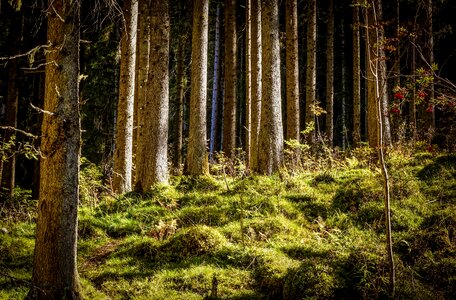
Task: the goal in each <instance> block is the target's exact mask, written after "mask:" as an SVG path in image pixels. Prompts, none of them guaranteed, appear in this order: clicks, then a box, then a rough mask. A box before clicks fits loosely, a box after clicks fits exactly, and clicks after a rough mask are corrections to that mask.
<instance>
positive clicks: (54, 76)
mask: <svg viewBox="0 0 456 300" xmlns="http://www.w3.org/2000/svg"><path fill="white" fill-rule="evenodd" d="M79 10H80V2H79V1H72V2H70V1H63V0H54V2H53V10H52V11H51V12H50V14H49V16H48V32H47V39H48V41H50V43H51V45H53V47H54V49H53V51H49V52H48V54H47V57H46V61H47V62H53V63H49V64H47V65H46V70H45V72H46V79H45V86H46V88H45V89H46V91H45V97H44V99H45V102H44V110H45V111H46V112H48V113H45V114H44V117H43V124H42V128H41V130H42V140H41V152H42V155H43V158H42V159H41V176H40V194H39V202H38V208H37V209H38V220H37V227H36V242H35V254H34V260H33V276H32V288H31V290H30V292H29V295H28V297H29V298H31V299H81V298H82V296H81V288H80V284H79V278H78V273H77V265H76V252H77V251H76V241H77V214H78V201H79V186H78V185H79V158H80V146H81V124H80V115H79Z"/></svg>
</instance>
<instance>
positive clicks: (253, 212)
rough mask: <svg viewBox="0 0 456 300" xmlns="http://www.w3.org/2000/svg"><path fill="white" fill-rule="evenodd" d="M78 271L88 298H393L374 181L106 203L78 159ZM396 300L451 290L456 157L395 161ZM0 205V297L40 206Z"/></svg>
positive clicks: (309, 174) (194, 190)
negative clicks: (1, 230) (0, 230)
mask: <svg viewBox="0 0 456 300" xmlns="http://www.w3.org/2000/svg"><path fill="white" fill-rule="evenodd" d="M86 165H87V166H88V167H87V169H85V170H84V171H83V174H84V175H83V176H85V179H84V180H83V181H82V183H83V185H84V187H83V189H82V190H83V191H84V194H83V195H82V198H81V203H82V204H81V207H80V211H79V241H78V251H79V253H78V269H79V273H80V277H81V282H82V285H83V289H84V293H85V296H86V298H87V299H204V298H210V296H211V294H212V293H213V291H214V290H216V291H217V295H218V298H219V299H302V298H303V297H304V298H309V299H331V298H337V299H373V298H385V297H387V296H388V292H387V291H388V269H387V260H386V255H385V234H384V215H383V200H382V185H381V174H380V172H379V170H378V169H376V168H375V167H372V165H371V167H370V168H369V167H368V166H367V165H368V164H363V163H360V162H358V161H357V160H356V159H354V158H350V159H347V161H346V162H345V164H344V167H339V168H333V169H331V170H330V171H306V172H301V173H298V174H296V175H293V176H289V175H288V176H282V177H279V176H271V177H264V176H251V177H246V178H227V179H226V180H225V179H224V178H216V177H196V178H191V177H184V176H182V177H173V178H172V179H171V183H170V184H169V185H157V186H155V187H153V188H152V190H151V191H150V192H149V193H148V194H147V195H145V196H140V195H137V194H134V193H131V194H127V195H123V196H119V197H112V196H103V190H104V188H103V187H102V186H100V180H99V178H98V177H97V176H99V173H97V172H98V171H97V170H96V167H95V166H93V165H92V164H89V163H87V162H86ZM388 166H389V170H390V173H391V183H392V185H391V193H392V225H393V241H394V253H395V261H396V268H397V270H396V271H397V292H396V298H398V299H428V298H432V299H452V298H453V297H454V295H456V289H455V286H456V282H455V281H456V257H455V254H456V247H455V242H456V213H455V208H456V202H455V200H456V156H454V155H441V156H436V157H434V156H431V155H428V154H418V155H415V156H408V157H407V156H404V155H400V154H397V153H392V154H390V156H389V159H388ZM18 195H19V196H17V197H16V198H15V199H12V200H10V202H8V203H5V204H4V206H2V208H1V210H0V216H1V217H2V218H1V219H0V220H1V221H0V228H5V229H6V230H7V233H0V253H1V256H0V299H20V298H24V297H25V295H26V293H27V291H28V284H29V282H30V279H31V271H32V269H31V264H32V257H33V247H34V228H35V225H34V222H35V212H34V211H35V205H36V201H33V200H31V198H30V196H29V193H28V192H24V191H19V193H18Z"/></svg>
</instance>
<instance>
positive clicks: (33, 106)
mask: <svg viewBox="0 0 456 300" xmlns="http://www.w3.org/2000/svg"><path fill="white" fill-rule="evenodd" d="M30 106H31V107H32V108H33V109H35V110H37V111H38V112H40V113H42V114H46V115H50V116H54V115H55V113H53V112H50V111H47V110H44V109H42V108H39V107H36V106H35V105H33V104H32V103H30Z"/></svg>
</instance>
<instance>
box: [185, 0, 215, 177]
mask: <svg viewBox="0 0 456 300" xmlns="http://www.w3.org/2000/svg"><path fill="white" fill-rule="evenodd" d="M208 19H209V0H194V1H193V32H192V90H191V96H190V127H189V138H188V151H187V168H186V173H187V174H189V175H204V174H208V173H209V164H208V157H207V150H206V99H207V95H206V86H207V40H208Z"/></svg>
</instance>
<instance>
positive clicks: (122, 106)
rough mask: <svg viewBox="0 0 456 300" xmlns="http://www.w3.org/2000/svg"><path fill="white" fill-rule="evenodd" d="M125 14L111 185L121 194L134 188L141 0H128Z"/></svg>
mask: <svg viewBox="0 0 456 300" xmlns="http://www.w3.org/2000/svg"><path fill="white" fill-rule="evenodd" d="M123 14H124V19H125V28H124V30H123V32H122V41H121V52H122V53H121V62H120V83H119V102H118V106H117V125H116V146H115V152H114V176H113V177H114V178H113V182H112V188H113V190H114V192H115V193H118V194H122V193H125V192H129V191H131V180H132V176H131V175H132V173H131V172H132V159H133V158H132V156H133V111H134V94H135V61H136V29H137V23H138V0H125V2H124V7H123Z"/></svg>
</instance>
